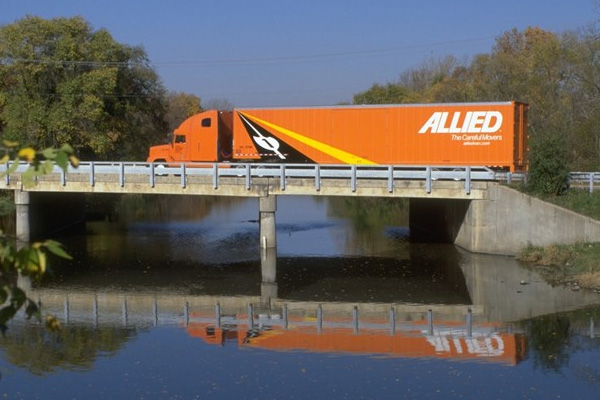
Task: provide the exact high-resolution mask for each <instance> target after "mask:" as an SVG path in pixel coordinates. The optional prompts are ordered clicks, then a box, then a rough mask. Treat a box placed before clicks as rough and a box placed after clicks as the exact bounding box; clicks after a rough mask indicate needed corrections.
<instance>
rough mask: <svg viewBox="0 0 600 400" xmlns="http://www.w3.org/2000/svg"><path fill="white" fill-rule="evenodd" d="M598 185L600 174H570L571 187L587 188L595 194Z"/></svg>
mask: <svg viewBox="0 0 600 400" xmlns="http://www.w3.org/2000/svg"><path fill="white" fill-rule="evenodd" d="M598 183H600V172H571V173H570V174H569V184H570V185H571V186H579V187H585V186H587V188H588V190H589V192H590V193H593V192H594V189H595V186H596V185H597V184H598Z"/></svg>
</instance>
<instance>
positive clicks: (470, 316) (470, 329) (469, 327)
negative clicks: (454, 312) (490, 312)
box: [467, 308, 473, 337]
mask: <svg viewBox="0 0 600 400" xmlns="http://www.w3.org/2000/svg"><path fill="white" fill-rule="evenodd" d="M472 336H473V313H472V311H471V309H470V308H469V309H468V310H467V337H472Z"/></svg>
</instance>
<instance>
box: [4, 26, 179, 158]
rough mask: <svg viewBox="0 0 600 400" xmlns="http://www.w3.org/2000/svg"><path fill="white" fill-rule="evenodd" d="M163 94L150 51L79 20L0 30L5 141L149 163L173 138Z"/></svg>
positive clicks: (83, 154)
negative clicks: (66, 146) (158, 145)
mask: <svg viewBox="0 0 600 400" xmlns="http://www.w3.org/2000/svg"><path fill="white" fill-rule="evenodd" d="M165 107H166V106H165V96H164V89H163V86H162V84H161V83H160V80H159V78H158V76H157V74H156V73H155V71H154V70H153V69H152V68H151V67H150V63H149V61H148V58H147V56H146V54H145V52H144V50H143V49H142V48H140V47H131V46H127V45H123V44H119V43H117V42H116V41H115V40H114V39H113V38H112V36H111V35H110V33H109V32H108V31H106V30H104V29H100V30H97V31H94V30H93V29H92V28H91V26H90V25H89V23H88V22H86V21H85V20H84V19H83V18H81V17H74V18H55V19H51V20H46V19H42V18H39V17H33V16H27V17H25V18H23V19H21V20H19V21H17V22H15V23H13V24H9V25H5V26H2V27H0V133H1V134H2V136H3V137H4V138H6V139H11V140H16V141H19V142H20V143H21V144H23V145H27V146H32V147H35V148H42V149H43V148H47V147H59V146H60V145H61V144H62V143H71V145H72V146H73V148H74V149H75V151H76V152H77V153H78V154H79V155H80V156H81V157H85V158H94V157H96V158H104V159H105V158H108V157H110V158H111V159H123V158H144V157H145V155H146V152H147V149H148V147H149V146H150V145H151V144H152V143H155V142H156V141H157V138H158V137H160V135H162V134H164V132H165V131H166V130H167V128H166V123H165V120H164V114H165Z"/></svg>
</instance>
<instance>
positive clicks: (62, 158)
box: [54, 151, 69, 172]
mask: <svg viewBox="0 0 600 400" xmlns="http://www.w3.org/2000/svg"><path fill="white" fill-rule="evenodd" d="M54 161H55V162H56V165H58V166H59V167H60V168H62V170H63V171H65V172H66V171H67V169H68V168H69V158H68V156H67V154H66V153H64V152H62V151H61V152H59V153H58V154H56V158H55V159H54Z"/></svg>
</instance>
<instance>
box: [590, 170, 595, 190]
mask: <svg viewBox="0 0 600 400" xmlns="http://www.w3.org/2000/svg"><path fill="white" fill-rule="evenodd" d="M590 193H594V173H593V172H590Z"/></svg>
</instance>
